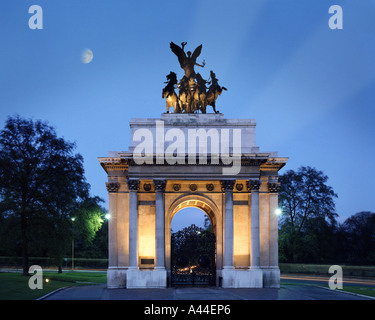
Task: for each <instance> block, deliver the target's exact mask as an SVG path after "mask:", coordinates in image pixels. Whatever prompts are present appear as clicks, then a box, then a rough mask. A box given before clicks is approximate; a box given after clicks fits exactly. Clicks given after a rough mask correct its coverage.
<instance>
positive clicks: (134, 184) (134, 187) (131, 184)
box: [128, 179, 139, 191]
mask: <svg viewBox="0 0 375 320" xmlns="http://www.w3.org/2000/svg"><path fill="white" fill-rule="evenodd" d="M128 188H129V191H138V189H139V179H128Z"/></svg>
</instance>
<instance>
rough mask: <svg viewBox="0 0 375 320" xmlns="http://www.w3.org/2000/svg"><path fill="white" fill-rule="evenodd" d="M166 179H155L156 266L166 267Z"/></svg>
mask: <svg viewBox="0 0 375 320" xmlns="http://www.w3.org/2000/svg"><path fill="white" fill-rule="evenodd" d="M165 184H166V181H165V180H164V179H155V180H154V185H155V250H156V261H155V268H158V269H165V221H164V217H165V214H164V189H165Z"/></svg>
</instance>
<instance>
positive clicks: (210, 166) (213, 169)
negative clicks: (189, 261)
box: [99, 113, 287, 288]
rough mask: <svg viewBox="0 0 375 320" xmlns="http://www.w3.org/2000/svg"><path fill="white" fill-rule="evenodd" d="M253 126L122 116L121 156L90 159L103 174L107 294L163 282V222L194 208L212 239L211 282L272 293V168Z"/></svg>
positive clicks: (275, 163)
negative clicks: (126, 136) (127, 137)
mask: <svg viewBox="0 0 375 320" xmlns="http://www.w3.org/2000/svg"><path fill="white" fill-rule="evenodd" d="M255 127H256V124H255V121H254V120H251V119H226V118H224V115H223V114H219V113H216V114H189V113H180V114H178V113H177V114H176V113H172V114H169V113H165V114H162V115H161V118H160V119H132V120H131V122H130V128H131V144H130V146H129V148H128V150H127V151H121V152H109V154H108V156H107V157H100V158H99V161H100V164H101V166H102V167H103V168H104V170H105V171H106V173H107V175H108V182H107V183H106V186H107V190H108V194H109V212H110V214H111V219H110V222H109V266H108V287H109V288H155V287H156V288H164V287H166V286H167V285H168V283H170V281H169V277H170V270H171V256H170V254H171V233H170V226H171V221H172V218H173V216H174V215H175V214H176V212H178V211H179V210H180V209H182V208H185V207H191V206H192V207H197V208H200V209H201V210H203V211H204V212H205V213H206V214H207V215H208V216H209V217H210V220H211V223H212V231H213V233H214V234H215V237H216V261H215V265H216V277H217V281H216V285H219V284H220V285H222V286H223V287H231V288H241V287H245V288H252V287H253V288H260V287H279V284H280V271H279V267H278V217H277V215H276V209H277V206H278V189H279V182H278V171H279V170H280V168H282V167H283V166H284V165H285V164H286V162H287V158H281V157H278V155H277V153H276V152H261V151H260V150H259V147H257V146H256V144H255Z"/></svg>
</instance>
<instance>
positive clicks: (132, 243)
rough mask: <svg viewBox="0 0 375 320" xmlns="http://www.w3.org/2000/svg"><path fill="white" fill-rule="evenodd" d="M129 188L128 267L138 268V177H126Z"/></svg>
mask: <svg viewBox="0 0 375 320" xmlns="http://www.w3.org/2000/svg"><path fill="white" fill-rule="evenodd" d="M128 188H129V268H132V269H136V268H138V195H137V192H138V188H139V180H138V179H128Z"/></svg>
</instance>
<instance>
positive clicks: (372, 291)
mask: <svg viewBox="0 0 375 320" xmlns="http://www.w3.org/2000/svg"><path fill="white" fill-rule="evenodd" d="M338 290H340V291H347V292H351V293H357V294H362V295H364V296H370V297H375V288H371V287H355V286H344V287H343V289H338Z"/></svg>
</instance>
